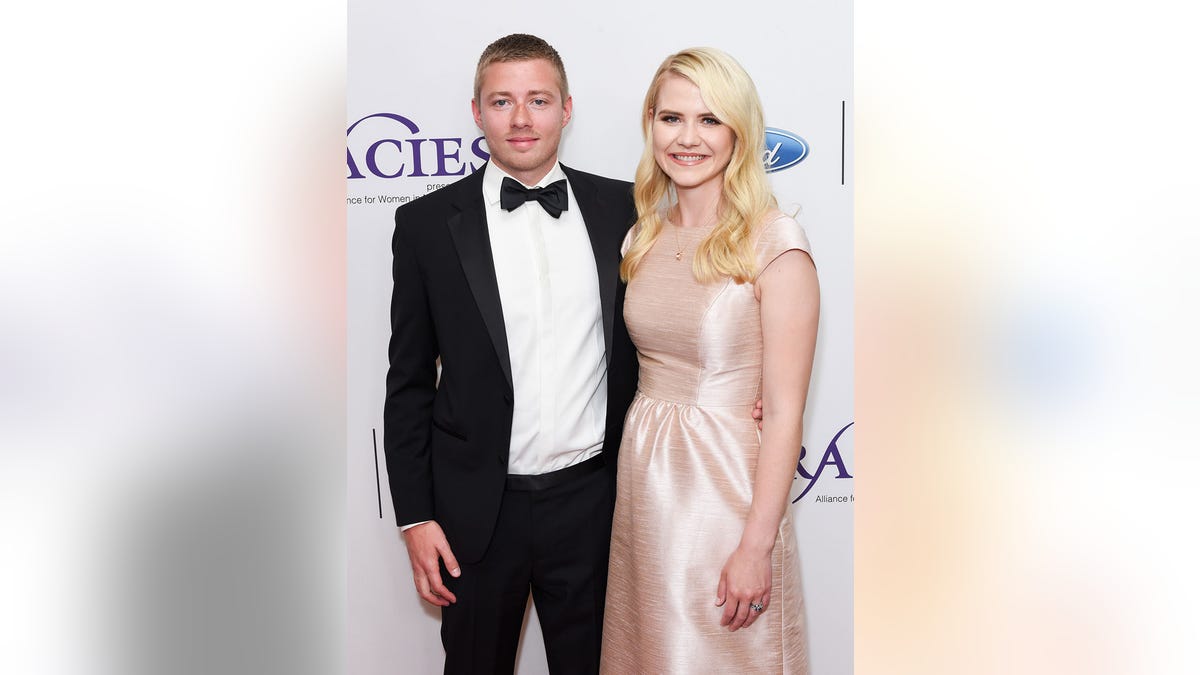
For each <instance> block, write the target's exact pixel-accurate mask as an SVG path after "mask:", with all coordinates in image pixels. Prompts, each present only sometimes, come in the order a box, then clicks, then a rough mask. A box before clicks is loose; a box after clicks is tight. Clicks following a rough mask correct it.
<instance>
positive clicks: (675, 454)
mask: <svg viewBox="0 0 1200 675" xmlns="http://www.w3.org/2000/svg"><path fill="white" fill-rule="evenodd" d="M665 227H666V228H667V229H668V230H669V229H671V228H673V226H672V225H669V224H667V225H665ZM677 234H678V236H679V239H678V240H676V239H675V238H673V237H672V236H671V234H669V233H666V232H664V235H663V236H660V237H659V239H658V242H657V243H656V244H655V245H654V247H653V248H652V249H651V250H650V251H649V252H648V253H647V254H646V256H645V257H644V258H643V259H642V262H641V264H640V267H639V269H638V271H637V274H636V275H635V276H634V278H633V280H632V281H631V282H630V284H629V288H628V289H627V292H626V297H625V321H626V324H627V325H628V327H629V334H630V337H631V338H632V339H633V342H634V345H635V346H636V347H637V350H638V360H639V366H640V371H639V381H638V392H637V395H636V396H635V398H634V401H633V404H632V405H631V406H630V408H629V412H628V414H627V416H626V419H625V428H624V432H623V436H622V440H621V449H620V452H619V455H618V466H617V497H616V509H615V512H614V515H613V536H612V548H611V553H610V557H609V577H608V595H607V601H606V606H605V614H604V633H603V635H604V642H603V647H602V652H601V666H600V669H601V672H602V673H615V674H621V675H624V674H627V673H628V674H633V673H789V674H792V673H807V672H808V649H807V638H806V631H805V619H804V600H803V597H802V595H801V586H800V567H799V556H798V554H797V550H796V539H795V531H794V526H793V524H792V520H791V517H790V509H789V510H787V511H785V514H784V517H783V520H782V522H781V524H780V527H779V531H778V534H777V535H776V539H775V546H774V549H773V550H772V574H771V596H770V598H771V600H770V604H769V606H768V607H767V609H766V611H764V612H763V614H762V616H760V617H759V618H758V619H757V620H756V621H755V622H754V624H753V625H751V626H750V627H749V628H743V629H741V630H738V631H734V632H732V633H731V632H730V631H729V630H728V629H727V628H725V627H723V626H721V623H720V622H721V614H722V612H723V611H724V609H723V608H722V607H717V606H716V604H715V600H716V595H717V584H718V582H719V580H720V575H721V570H722V568H723V567H724V566H725V562H726V560H727V559H728V557H729V555H730V554H731V553H733V551H734V549H736V548H737V545H738V542H739V541H740V539H741V536H742V530H743V527H744V525H745V522H746V517H747V515H748V514H749V510H750V501H751V497H752V493H753V486H754V473H755V469H756V465H757V460H758V450H759V434H758V428H757V424H756V423H755V421H754V420H753V418H752V417H751V412H752V410H753V408H754V403H755V401H756V400H757V399H758V398H759V397H760V395H761V386H762V385H761V383H762V353H763V350H762V330H761V326H760V322H759V304H758V301H757V300H756V299H755V297H754V285H753V284H752V283H743V284H738V283H735V282H734V281H732V280H731V279H723V280H720V281H717V282H714V283H708V284H701V283H700V282H698V281H696V280H695V278H694V277H693V275H692V265H691V259H690V255H683V256H679V257H678V258H679V259H677V256H676V248H672V245H675V246H676V247H681V248H683V249H685V250H687V251H695V249H696V245H697V244H698V243H699V241H700V240H701V239H702V238H703V237H704V236H705V235H706V234H707V231H701V230H694V231H689V230H678V231H677ZM757 237H758V238H757V243H756V253H757V262H758V269H759V270H760V271H761V270H763V269H765V268H766V267H767V266H768V265H769V264H770V263H771V262H772V261H774V260H775V259H776V258H777V257H778V256H780V255H781V254H783V253H784V252H786V251H788V250H793V249H799V250H802V251H805V252H808V251H809V244H808V239H807V237H806V236H805V234H804V230H803V229H802V228H801V227H800V225H799V224H797V223H796V221H795V220H793V219H792V218H789V217H787V216H785V215H782V214H775V215H774V216H773V217H772V218H770V219H769V220H768V222H766V223H764V224H763V226H762V227H761V228H760V231H759V233H758V235H757Z"/></svg>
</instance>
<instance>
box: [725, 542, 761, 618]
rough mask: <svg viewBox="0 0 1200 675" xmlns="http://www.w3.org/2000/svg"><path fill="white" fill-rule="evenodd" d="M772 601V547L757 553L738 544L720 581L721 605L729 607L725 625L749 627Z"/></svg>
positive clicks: (726, 563) (726, 609) (726, 564)
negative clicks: (752, 606)
mask: <svg viewBox="0 0 1200 675" xmlns="http://www.w3.org/2000/svg"><path fill="white" fill-rule="evenodd" d="M770 604H771V549H769V548H768V549H767V550H766V551H764V552H762V553H756V552H752V551H748V550H746V549H745V548H743V547H741V546H738V547H737V549H736V550H734V552H733V553H732V554H731V555H730V556H729V560H726V561H725V567H724V569H722V570H721V581H720V583H718V584H717V607H721V606H724V607H725V611H724V613H722V614H721V625H722V626H728V627H729V630H730V631H735V630H737V629H739V628H746V627H747V626H749V625H750V624H752V623H754V622H755V620H757V619H758V617H759V615H760V614H762V613H763V612H765V611H767V607H768V606H769V605H770ZM751 605H754V608H751Z"/></svg>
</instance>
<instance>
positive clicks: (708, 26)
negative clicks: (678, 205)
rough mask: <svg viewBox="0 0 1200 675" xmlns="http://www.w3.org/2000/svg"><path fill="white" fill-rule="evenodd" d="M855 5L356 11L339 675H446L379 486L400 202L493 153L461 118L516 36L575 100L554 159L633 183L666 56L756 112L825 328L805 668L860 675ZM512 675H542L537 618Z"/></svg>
mask: <svg viewBox="0 0 1200 675" xmlns="http://www.w3.org/2000/svg"><path fill="white" fill-rule="evenodd" d="M851 18H852V16H851V4H850V2H848V1H845V0H812V1H810V2H806V3H768V2H763V1H761V0H754V1H750V2H742V3H733V4H730V3H727V2H716V1H715V0H701V1H700V2H694V3H689V4H685V5H679V4H661V3H646V2H639V1H636V0H608V1H606V2H602V3H599V4H596V5H586V4H584V5H566V4H562V3H550V2H543V1H540V0H538V1H535V2H526V3H522V4H520V5H513V4H511V3H486V4H485V3H479V4H478V5H472V4H466V5H464V4H463V3H450V2H430V1H428V0H426V1H424V2H414V3H407V2H405V3H400V2H390V1H387V0H350V3H349V19H350V20H349V41H348V42H349V53H348V68H349V72H348V74H347V124H346V176H347V185H348V187H347V197H346V208H347V210H348V213H349V215H348V229H349V233H348V242H347V251H348V256H349V264H348V274H349V283H348V288H349V298H348V299H347V315H348V316H347V318H348V324H349V327H348V330H349V334H348V337H347V340H348V363H347V368H348V383H347V385H348V387H347V398H348V410H347V415H348V422H347V423H348V439H347V444H348V450H347V453H348V459H347V481H348V485H347V500H348V509H347V511H348V518H349V522H348V523H347V566H348V578H347V624H348V626H347V631H348V632H347V643H346V644H347V661H348V663H347V672H349V673H350V674H351V675H385V674H387V675H394V674H395V673H435V672H441V668H442V648H441V643H440V641H439V637H438V626H439V624H438V612H437V610H436V608H432V607H429V606H427V605H425V604H424V603H423V602H422V601H421V600H420V598H418V597H417V594H416V591H415V590H414V589H413V585H412V573H411V570H410V567H409V563H408V555H407V553H406V552H405V549H404V542H403V539H402V538H401V536H400V534H399V531H398V529H397V528H396V523H395V521H394V518H393V516H392V506H391V503H390V498H389V496H388V489H387V467H386V465H385V464H384V461H383V446H382V443H383V429H382V422H383V397H384V375H385V373H386V372H387V365H388V364H387V341H388V337H389V325H388V304H389V300H390V296H391V250H390V246H391V235H392V226H393V223H392V215H393V213H394V212H395V210H396V207H397V206H399V205H401V204H404V203H406V202H409V201H412V200H413V199H417V198H418V197H420V196H421V195H424V194H427V193H429V192H431V191H433V190H437V189H438V188H440V187H442V186H445V185H447V184H449V183H452V182H454V181H456V180H458V179H459V178H461V177H463V176H465V175H468V174H469V173H471V172H473V171H476V170H478V169H479V168H481V167H482V166H483V164H484V162H485V161H486V160H487V157H488V153H487V146H486V144H485V143H484V140H483V135H482V133H481V132H480V130H479V129H478V128H476V127H475V124H474V122H473V120H472V117H471V107H470V101H471V95H472V86H473V78H474V73H475V64H476V62H477V60H478V58H479V54H480V52H481V51H483V48H484V47H485V46H486V45H487V44H488V43H490V42H491V41H493V40H494V39H496V38H498V37H500V36H503V35H507V34H509V33H517V32H522V33H532V34H534V35H538V36H540V37H543V38H545V39H546V40H547V41H548V42H550V44H552V45H554V47H555V48H556V49H558V51H559V53H560V54H561V55H562V58H563V62H564V63H565V65H566V69H567V77H568V79H569V81H570V86H571V95H572V97H573V98H574V105H575V109H574V115H573V118H572V120H571V123H570V124H569V125H568V127H567V129H566V130H565V131H564V133H563V142H562V146H561V150H560V155H559V156H560V159H561V160H562V161H563V163H565V164H567V165H569V166H572V167H575V168H579V169H583V170H585V171H590V172H593V173H598V174H601V175H607V176H612V177H614V178H621V179H625V180H632V179H633V172H634V167H635V166H636V164H637V160H638V157H639V154H640V152H641V148H642V139H641V132H640V124H639V120H640V117H639V116H640V107H641V103H642V98H643V96H644V95H645V91H646V88H647V87H648V85H649V84H650V78H651V76H652V75H653V73H654V71H655V69H656V68H657V67H658V65H659V63H661V62H662V60H663V59H664V58H665V57H666V56H667V55H668V54H670V53H672V52H675V51H678V50H679V49H683V48H685V47H692V46H713V47H718V48H720V49H723V50H725V51H727V52H729V53H730V54H732V55H733V56H734V57H735V58H737V59H738V60H739V61H740V62H741V63H742V65H743V66H744V67H745V68H746V70H747V71H748V72H749V73H750V75H751V76H752V77H753V78H754V80H755V83H756V85H757V86H758V90H759V94H760V95H761V96H762V99H763V103H764V106H765V109H766V118H767V120H766V121H767V126H768V127H770V131H769V132H768V134H767V139H766V147H767V152H766V153H765V156H764V161H765V162H767V164H768V165H769V169H770V171H771V173H770V176H771V179H772V182H773V185H774V188H775V193H776V196H777V197H778V198H779V201H780V206H781V207H782V208H783V209H784V210H785V211H787V212H789V213H795V214H796V217H797V219H798V220H799V221H800V222H801V224H803V225H804V227H805V229H806V230H807V232H808V236H809V239H810V241H811V242H812V246H813V257H814V259H815V261H816V264H817V271H818V273H819V275H820V280H821V325H820V334H819V338H818V342H817V355H816V364H815V368H814V372H813V379H812V384H811V389H810V393H809V399H808V401H809V403H808V411H807V413H806V415H805V428H804V454H803V456H802V459H801V463H800V466H799V467H797V471H796V475H795V486H794V489H793V491H792V495H791V499H792V500H793V501H792V504H791V507H790V508H791V509H792V511H793V517H794V519H795V525H796V530H797V535H798V538H799V542H800V549H801V552H800V559H801V565H802V567H803V577H804V588H803V591H804V594H805V601H806V604H807V620H808V628H809V643H810V644H809V647H810V653H811V663H812V672H813V673H814V674H815V675H849V673H851V672H852V670H853V660H852V658H853V643H852V637H853V614H852V605H853V550H852V540H853V508H854V507H853V503H854V480H853V475H854V426H853V401H854V399H853V381H854V377H853V375H854V372H853V316H854V314H853V242H854V239H853V229H852V225H853V218H852V212H851V209H852V199H851V196H852V186H853V180H852V175H853V172H852V165H851V163H850V158H851V157H853V147H852V142H851V141H852V139H851V137H850V135H849V134H850V129H851V128H852V124H851V123H850V115H851V110H852V103H853V102H852V100H851V94H852V79H851ZM517 672H518V673H521V674H522V675H532V674H536V673H545V672H546V660H545V654H544V651H543V644H542V636H541V629H540V627H539V625H538V622H537V616H536V612H535V611H533V609H532V607H531V608H530V611H529V613H528V616H527V619H526V626H525V630H524V632H523V634H522V642H521V650H520V654H519V657H518V668H517Z"/></svg>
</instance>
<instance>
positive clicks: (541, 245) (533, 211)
mask: <svg viewBox="0 0 1200 675" xmlns="http://www.w3.org/2000/svg"><path fill="white" fill-rule="evenodd" d="M524 208H525V210H526V211H527V212H528V214H529V218H530V221H529V233H530V237H531V239H532V241H533V261H534V268H535V270H536V274H537V293H538V298H537V308H538V311H537V332H538V379H539V381H540V382H539V384H540V386H539V389H540V394H541V395H540V396H539V397H538V404H539V408H540V411H539V415H538V417H539V426H540V430H539V433H538V443H537V445H538V446H539V452H540V454H541V455H542V456H543V457H545V456H548V455H549V454H550V453H551V452H552V451H553V450H554V447H555V438H556V437H555V433H554V427H555V424H554V414H555V410H556V406H557V404H558V397H557V396H556V395H555V392H556V387H555V378H556V376H557V373H556V372H555V368H554V364H556V363H557V361H556V360H555V359H556V352H557V346H556V344H555V341H554V337H555V335H554V295H553V292H552V289H551V287H550V258H549V254H548V253H547V251H546V238H545V234H544V233H543V231H542V228H543V227H544V226H545V225H546V221H547V220H549V218H550V216H549V215H548V214H547V213H546V212H545V210H543V209H542V208H541V206H540V205H539V204H537V203H536V202H534V203H532V204H526V205H525V207H524ZM552 225H553V224H552V223H551V226H552Z"/></svg>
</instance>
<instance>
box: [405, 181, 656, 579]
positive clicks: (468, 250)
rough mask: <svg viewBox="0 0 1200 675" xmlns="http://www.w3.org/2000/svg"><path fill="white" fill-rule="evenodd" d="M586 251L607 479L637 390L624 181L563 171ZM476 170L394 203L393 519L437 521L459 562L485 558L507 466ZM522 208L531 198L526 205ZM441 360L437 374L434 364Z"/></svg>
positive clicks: (506, 381) (502, 371)
mask: <svg viewBox="0 0 1200 675" xmlns="http://www.w3.org/2000/svg"><path fill="white" fill-rule="evenodd" d="M563 171H564V172H565V173H566V175H567V180H568V181H570V184H571V190H572V192H573V193H574V195H575V198H576V200H577V201H578V204H574V203H572V204H570V205H569V208H572V209H574V208H578V209H580V212H581V213H582V215H583V220H584V223H585V224H586V226H587V231H588V236H589V238H590V239H591V243H592V253H593V254H594V255H595V257H596V272H597V276H598V278H599V287H598V288H597V289H596V290H597V293H599V295H600V305H601V310H602V312H603V315H604V345H605V350H606V357H607V359H608V412H607V422H606V428H605V435H604V450H603V453H604V457H605V464H606V468H607V469H608V471H609V477H610V479H611V480H615V476H616V456H617V448H618V446H619V444H620V441H621V425H622V424H623V423H624V419H625V412H626V409H627V408H628V407H629V403H630V401H631V400H632V398H633V393H634V390H635V388H636V386H637V360H636V355H635V352H634V348H633V344H632V343H631V342H630V341H629V334H628V333H627V332H626V330H625V322H624V319H623V318H622V314H621V311H622V302H623V300H624V297H625V285H624V284H623V283H621V281H620V279H619V277H618V270H617V268H618V265H619V263H620V256H621V251H620V247H621V241H622V240H623V238H624V236H625V233H626V231H627V230H628V229H629V227H630V226H631V225H632V224H633V221H634V219H635V210H634V206H633V198H632V190H631V188H632V186H631V184H630V183H627V182H624V181H617V180H612V179H608V178H603V177H600V176H595V175H592V174H588V173H583V172H580V171H575V170H573V169H569V168H567V167H565V166H564V167H563ZM482 186H483V171H482V170H479V171H476V172H475V173H473V174H471V175H470V176H468V177H466V178H463V179H461V180H459V181H457V182H455V183H454V184H452V185H448V186H446V187H444V188H442V189H440V190H438V191H437V192H434V193H431V194H428V195H425V196H423V197H421V198H420V199H417V200H415V201H413V202H411V203H409V204H405V205H404V206H401V207H400V208H398V209H396V230H395V234H394V235H393V238H392V255H393V264H392V279H393V288H392V307H391V319H392V338H391V342H390V343H389V345H388V358H389V361H390V367H389V369H388V374H387V397H386V399H385V403H384V415H383V442H384V452H385V456H386V459H387V470H388V481H389V484H390V487H391V494H392V503H393V505H394V507H395V512H396V520H397V524H398V525H404V524H407V523H413V522H418V521H422V520H436V521H437V522H438V523H439V524H440V525H441V526H442V529H443V530H444V531H445V533H446V537H447V539H448V540H449V543H450V546H451V548H452V549H453V550H454V554H455V556H456V557H457V558H458V560H459V561H460V562H463V563H473V562H477V561H478V560H479V559H480V558H482V557H483V554H484V552H485V551H486V550H487V546H488V543H489V542H490V540H491V536H492V531H493V529H494V527H495V523H496V516H497V514H498V512H499V507H500V498H501V496H502V494H503V492H504V483H505V477H506V475H507V473H508V447H509V439H510V434H511V433H512V417H513V387H512V370H511V367H510V364H509V356H508V354H509V350H508V342H507V339H506V337H505V330H504V314H503V311H504V310H503V308H502V307H501V305H500V292H499V290H498V287H497V285H496V270H495V266H494V264H493V263H492V248H491V242H490V239H489V236H488V228H487V218H486V212H485V209H484V201H483V187H482ZM522 208H539V206H538V204H537V203H536V202H534V203H529V204H526V205H525V206H523V207H522ZM438 357H440V358H441V366H442V373H441V381H440V382H438V381H436V367H435V360H436V359H437V358H438Z"/></svg>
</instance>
